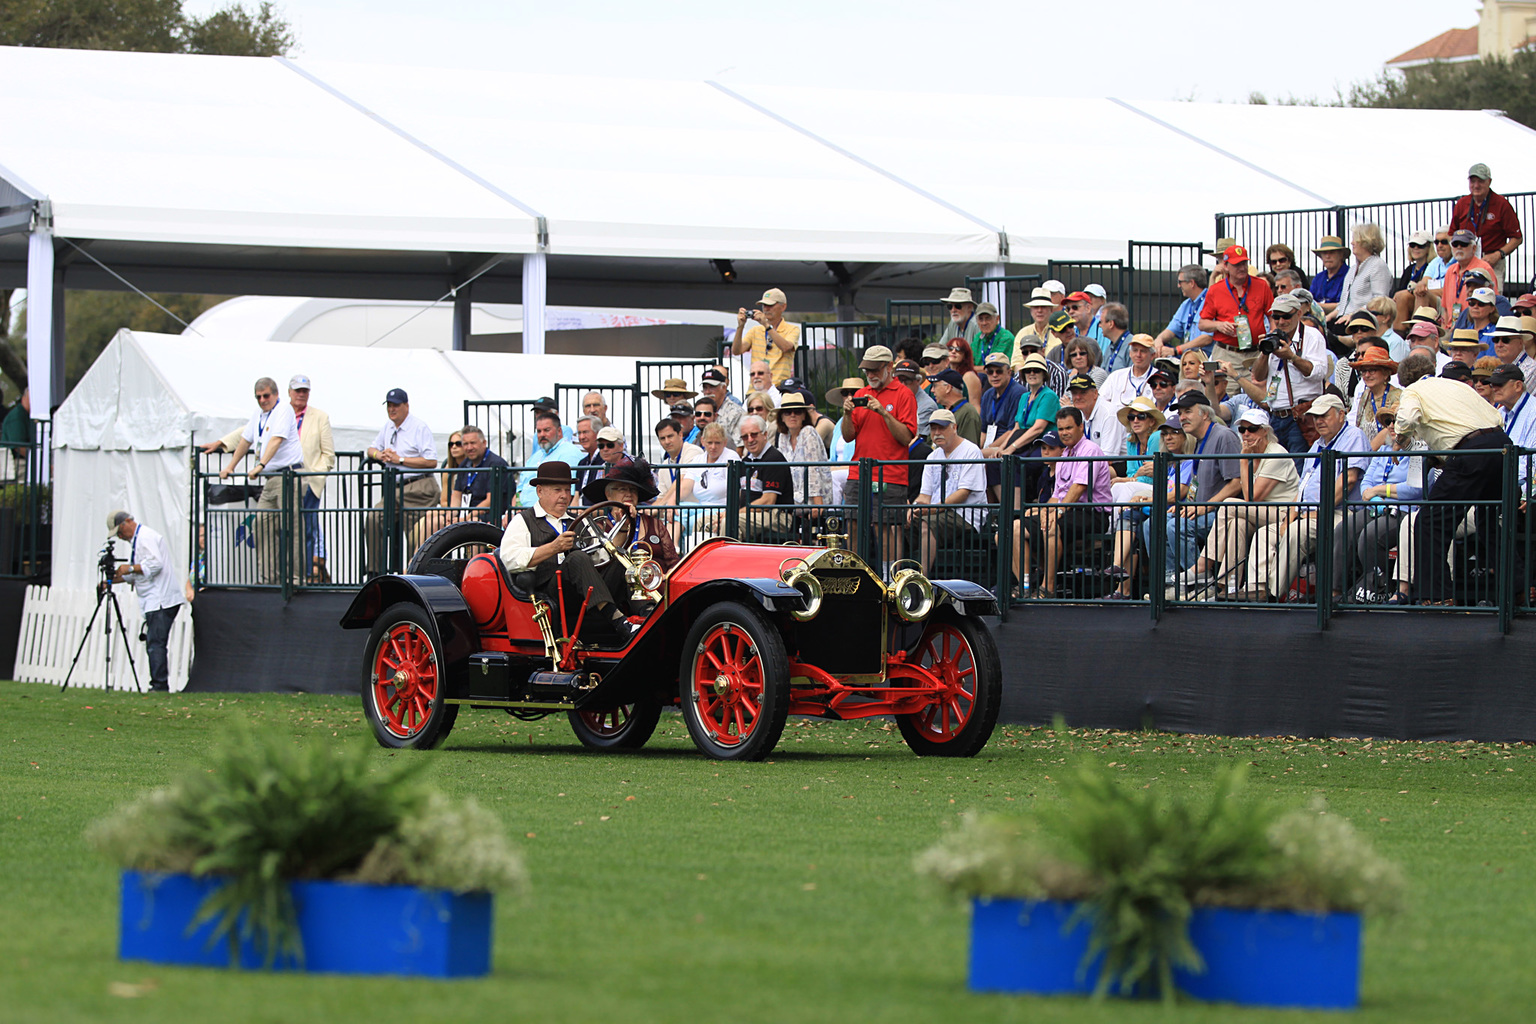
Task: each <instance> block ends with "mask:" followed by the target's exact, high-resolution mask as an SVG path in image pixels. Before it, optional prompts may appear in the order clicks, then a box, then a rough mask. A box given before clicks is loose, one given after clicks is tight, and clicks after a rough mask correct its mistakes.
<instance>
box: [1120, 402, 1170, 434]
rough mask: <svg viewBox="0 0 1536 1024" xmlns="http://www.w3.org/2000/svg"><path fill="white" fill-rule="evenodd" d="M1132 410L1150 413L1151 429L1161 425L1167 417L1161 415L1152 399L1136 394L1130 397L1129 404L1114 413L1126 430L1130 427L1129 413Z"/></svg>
mask: <svg viewBox="0 0 1536 1024" xmlns="http://www.w3.org/2000/svg"><path fill="white" fill-rule="evenodd" d="M1133 412H1146V413H1151V414H1152V429H1153V430H1156V429H1158V428H1159V427H1161V426H1162V425H1163V424H1164V423H1165V422H1167V419H1168V417H1166V416H1164V415H1163V413H1162V410H1160V409H1159V408H1158V407H1157V406H1156V405H1155V404H1153V402H1152V399H1150V398H1147V397H1146V396H1145V395H1137V396H1136V397H1135V398H1133V399H1131V401H1130V404H1129V405H1126V406H1125V407H1124V408H1122V409H1121V410H1120V411H1119V412H1118V413H1116V414H1115V417H1116V418H1117V419H1118V420H1119V421H1120V425H1121V426H1122V427H1124V428H1125V429H1126V430H1130V429H1131V413H1133Z"/></svg>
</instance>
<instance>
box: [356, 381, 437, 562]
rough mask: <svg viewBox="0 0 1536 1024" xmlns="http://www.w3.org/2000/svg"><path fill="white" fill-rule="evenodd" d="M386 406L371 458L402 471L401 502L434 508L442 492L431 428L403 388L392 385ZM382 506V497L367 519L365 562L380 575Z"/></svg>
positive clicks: (411, 519)
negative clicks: (416, 412) (415, 411)
mask: <svg viewBox="0 0 1536 1024" xmlns="http://www.w3.org/2000/svg"><path fill="white" fill-rule="evenodd" d="M384 407H385V409H386V411H387V415H388V417H389V422H388V423H386V424H385V425H384V427H383V429H381V430H380V431H379V434H378V436H377V437H376V438H374V441H373V444H372V445H371V446H370V447H369V449H368V453H367V454H368V458H370V459H372V460H374V461H375V462H382V463H383V464H384V465H386V466H391V467H394V468H395V469H396V470H397V471H399V480H400V481H401V482H402V483H403V484H404V486H403V487H402V488H401V490H400V498H399V500H400V504H401V505H402V506H404V507H405V508H419V509H425V508H431V507H432V506H434V505H436V504H437V500H438V496H439V494H441V492H440V491H439V490H438V486H437V478H436V477H435V476H434V475H433V473H432V471H433V470H434V469H436V468H437V441H436V440H435V439H434V438H433V437H432V428H431V427H429V426H427V424H426V422H425V421H424V420H422V418H421V417H419V416H412V415H411V401H410V397H409V396H408V395H407V394H406V393H405V389H404V388H391V389H390V390H389V393H388V394H387V395H385V396H384ZM383 507H384V501H383V499H382V498H381V499H380V500H379V503H378V504H376V505H374V506H373V511H371V512H369V513H368V515H367V517H366V519H365V520H364V527H365V529H364V540H365V541H366V544H367V553H366V566H367V571H368V573H369V574H370V575H377V574H378V573H380V572H382V571H383V568H384V514H383V512H382V511H380V510H381V509H383ZM397 514H398V510H397ZM417 515H419V513H418V514H417ZM417 515H412V516H410V517H408V518H407V519H406V522H405V525H406V530H407V533H409V530H410V527H412V526H414V525H415V522H414V520H415V519H416V518H417ZM402 518H406V517H402Z"/></svg>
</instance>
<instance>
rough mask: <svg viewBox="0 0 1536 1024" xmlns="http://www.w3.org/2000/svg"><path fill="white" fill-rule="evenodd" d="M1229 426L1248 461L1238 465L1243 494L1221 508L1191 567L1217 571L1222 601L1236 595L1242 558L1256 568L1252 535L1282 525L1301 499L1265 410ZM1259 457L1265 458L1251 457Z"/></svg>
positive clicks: (1292, 466) (1247, 414) (1289, 462)
mask: <svg viewBox="0 0 1536 1024" xmlns="http://www.w3.org/2000/svg"><path fill="white" fill-rule="evenodd" d="M1233 426H1234V428H1235V429H1236V430H1237V437H1238V440H1239V441H1240V442H1241V443H1242V453H1243V454H1244V455H1246V456H1249V458H1245V459H1242V460H1240V461H1239V463H1238V473H1239V477H1240V479H1241V480H1242V490H1241V491H1239V492H1238V494H1239V497H1235V498H1228V499H1227V500H1226V501H1224V502H1222V503H1221V508H1220V509H1218V510H1217V513H1216V524H1215V526H1213V527H1212V528H1211V532H1210V535H1209V536H1207V537H1206V541H1205V551H1204V552H1202V553H1201V558H1200V559H1199V560H1198V561H1196V563H1195V568H1196V571H1197V572H1198V571H1200V570H1201V569H1209V568H1211V567H1215V569H1216V578H1217V579H1218V580H1220V581H1223V582H1224V583H1225V587H1224V588H1223V589H1222V590H1221V591H1219V592H1218V593H1220V594H1223V595H1226V596H1232V595H1235V594H1236V593H1237V591H1238V575H1239V573H1238V569H1239V565H1238V562H1239V560H1240V559H1241V558H1242V556H1243V554H1244V552H1248V560H1249V564H1250V565H1251V564H1254V557H1255V555H1254V552H1253V551H1252V550H1251V549H1250V547H1249V543H1248V540H1249V537H1250V536H1251V535H1252V533H1253V531H1255V530H1259V529H1263V528H1264V527H1266V526H1270V525H1272V524H1274V523H1277V522H1280V521H1281V520H1283V519H1284V518H1285V515H1286V513H1287V512H1288V511H1289V508H1290V505H1291V504H1292V503H1293V502H1295V500H1296V496H1297V495H1298V494H1300V493H1301V478H1300V477H1299V476H1297V474H1296V463H1295V461H1294V460H1292V459H1282V458H1279V456H1281V455H1287V454H1289V452H1288V451H1287V450H1286V447H1285V446H1284V445H1283V444H1281V443H1280V439H1279V438H1277V437H1276V436H1275V431H1274V428H1273V427H1272V426H1271V425H1270V421H1269V413H1267V412H1265V411H1264V410H1263V409H1248V410H1246V411H1244V412H1243V414H1242V415H1241V416H1239V417H1238V418H1237V422H1236V423H1235V424H1233ZM1257 455H1267V456H1269V458H1264V459H1259V458H1253V457H1252V456H1257ZM1249 596H1253V595H1249ZM1254 599H1255V600H1263V599H1264V596H1263V595H1262V594H1261V595H1257V596H1256V597H1255V598H1254Z"/></svg>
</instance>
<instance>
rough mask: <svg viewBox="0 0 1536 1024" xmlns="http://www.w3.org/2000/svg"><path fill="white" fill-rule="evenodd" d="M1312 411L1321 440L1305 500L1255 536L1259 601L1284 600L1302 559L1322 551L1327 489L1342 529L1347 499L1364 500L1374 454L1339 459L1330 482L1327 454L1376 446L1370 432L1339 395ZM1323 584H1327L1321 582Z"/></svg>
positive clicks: (1253, 587)
mask: <svg viewBox="0 0 1536 1024" xmlns="http://www.w3.org/2000/svg"><path fill="white" fill-rule="evenodd" d="M1307 415H1308V416H1309V417H1311V418H1312V420H1313V421H1314V423H1315V429H1316V431H1317V440H1316V441H1314V442H1313V443H1312V447H1311V448H1310V449H1308V452H1307V454H1308V455H1310V456H1311V458H1309V459H1307V461H1306V463H1305V468H1304V471H1303V473H1302V477H1301V499H1300V500H1301V504H1300V505H1295V506H1292V507H1291V508H1290V510H1289V511H1288V512H1287V514H1286V516H1285V518H1284V520H1282V521H1281V522H1279V523H1276V524H1273V525H1270V526H1267V527H1265V528H1264V529H1262V530H1260V531H1259V532H1258V535H1257V536H1256V537H1255V538H1254V542H1253V555H1252V557H1251V559H1250V566H1249V569H1250V572H1249V577H1248V580H1249V589H1250V591H1252V594H1251V595H1250V596H1251V598H1252V599H1253V600H1275V599H1282V598H1284V597H1285V595H1286V593H1287V592H1288V590H1289V588H1290V585H1291V581H1292V580H1293V579H1295V578H1296V573H1297V571H1298V570H1299V569H1300V568H1301V564H1302V561H1303V560H1304V559H1305V558H1306V557H1307V556H1308V555H1310V554H1311V553H1312V552H1313V551H1314V550H1316V548H1317V535H1318V525H1317V524H1318V502H1319V501H1320V500H1321V497H1320V495H1321V491H1322V488H1323V487H1331V488H1332V489H1333V507H1334V513H1333V524H1334V529H1335V530H1339V529H1340V525H1339V524H1340V522H1341V521H1342V519H1343V515H1344V508H1345V502H1358V501H1359V500H1360V481H1361V479H1362V478H1363V477H1364V476H1365V470H1366V467H1367V466H1368V465H1369V463H1370V458H1369V457H1368V456H1356V457H1350V458H1344V457H1341V458H1339V459H1338V460H1337V462H1336V463H1335V466H1334V472H1335V476H1334V477H1333V478H1332V479H1331V480H1330V479H1329V478H1328V477H1326V476H1324V475H1323V474H1324V467H1323V456H1322V452H1323V451H1324V450H1325V449H1326V450H1330V451H1337V452H1340V453H1344V452H1364V451H1368V450H1369V448H1370V445H1369V443H1368V442H1367V441H1366V439H1365V435H1364V434H1362V433H1361V432H1360V430H1359V428H1357V427H1353V426H1350V425H1349V423H1348V422H1347V419H1346V412H1345V409H1344V403H1343V402H1342V401H1340V400H1339V397H1338V396H1337V395H1332V394H1328V395H1323V396H1322V397H1321V398H1319V399H1317V401H1315V402H1313V403H1312V407H1311V408H1310V409H1308V410H1307ZM1341 585H1342V584H1341ZM1318 586H1322V581H1321V580H1319V581H1318ZM1261 595H1262V596H1261Z"/></svg>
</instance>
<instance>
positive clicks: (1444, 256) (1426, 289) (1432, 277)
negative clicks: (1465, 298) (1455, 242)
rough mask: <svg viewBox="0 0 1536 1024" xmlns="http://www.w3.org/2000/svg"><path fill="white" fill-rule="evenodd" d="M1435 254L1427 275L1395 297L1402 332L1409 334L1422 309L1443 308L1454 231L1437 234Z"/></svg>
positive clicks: (1426, 269) (1399, 328)
mask: <svg viewBox="0 0 1536 1024" xmlns="http://www.w3.org/2000/svg"><path fill="white" fill-rule="evenodd" d="M1432 244H1433V245H1434V253H1433V254H1432V258H1431V259H1430V260H1429V262H1428V263H1427V264H1425V266H1424V273H1423V274H1421V275H1419V277H1418V279H1417V280H1416V281H1414V282H1413V284H1411V285H1409V286H1408V287H1407V289H1406V290H1405V291H1401V292H1398V293H1397V294H1396V295H1394V296H1393V297H1392V298H1393V300H1394V302H1395V303H1396V305H1397V323H1396V326H1397V328H1398V330H1401V331H1406V330H1407V329H1408V328H1409V327H1411V326H1412V324H1411V323H1410V320H1411V319H1412V317H1413V311H1414V310H1415V309H1417V308H1418V307H1420V306H1429V307H1430V308H1432V309H1435V310H1439V309H1440V297H1441V295H1442V293H1443V292H1444V290H1445V272H1446V271H1447V270H1449V269H1450V266H1451V262H1452V261H1453V259H1454V257H1453V256H1452V255H1451V229H1450V228H1448V227H1444V228H1440V229H1438V230H1437V231H1435V233H1434V238H1433V240H1432Z"/></svg>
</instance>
